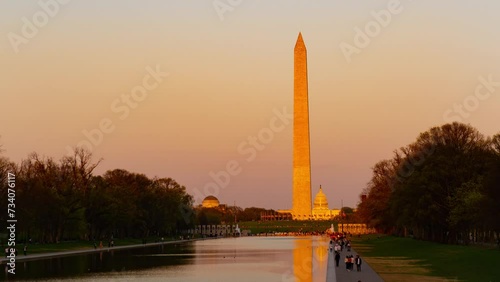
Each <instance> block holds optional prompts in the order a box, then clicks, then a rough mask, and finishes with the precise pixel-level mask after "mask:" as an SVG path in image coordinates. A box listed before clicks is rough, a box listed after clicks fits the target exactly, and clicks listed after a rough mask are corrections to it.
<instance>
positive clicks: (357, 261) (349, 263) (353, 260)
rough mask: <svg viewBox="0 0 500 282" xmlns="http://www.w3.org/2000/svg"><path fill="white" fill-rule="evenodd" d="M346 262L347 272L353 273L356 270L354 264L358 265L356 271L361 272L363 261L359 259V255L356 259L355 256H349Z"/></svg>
mask: <svg viewBox="0 0 500 282" xmlns="http://www.w3.org/2000/svg"><path fill="white" fill-rule="evenodd" d="M344 262H345V269H346V270H347V271H352V270H353V268H354V264H356V271H358V272H359V271H361V263H362V260H361V258H360V257H359V255H356V257H354V256H353V255H347V256H346V257H345V259H344Z"/></svg>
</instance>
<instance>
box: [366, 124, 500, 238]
mask: <svg viewBox="0 0 500 282" xmlns="http://www.w3.org/2000/svg"><path fill="white" fill-rule="evenodd" d="M372 170H373V172H372V177H371V180H370V181H369V183H368V184H367V186H366V188H365V189H364V191H363V192H362V195H361V202H360V203H359V205H358V209H357V213H358V215H359V216H360V218H362V220H363V221H365V222H366V223H368V224H369V225H370V226H372V227H375V228H377V229H378V230H379V231H381V232H385V233H392V234H396V235H406V236H414V237H416V238H420V239H424V240H430V241H435V242H442V243H461V244H468V243H470V242H471V241H475V242H493V241H494V240H495V238H500V237H499V236H500V217H499V215H500V134H496V135H494V136H493V137H485V136H484V135H482V134H481V133H480V132H479V131H478V130H477V129H475V128H474V127H472V126H470V125H466V124H462V123H457V122H454V123H451V124H445V125H442V126H439V127H433V128H431V129H429V130H428V131H426V132H423V133H421V134H420V135H419V136H418V138H417V139H416V140H415V141H414V142H413V143H411V144H409V145H407V146H405V147H402V148H400V149H399V150H395V151H394V155H393V158H392V159H387V160H382V161H379V162H378V163H376V164H375V166H374V167H373V169H372Z"/></svg>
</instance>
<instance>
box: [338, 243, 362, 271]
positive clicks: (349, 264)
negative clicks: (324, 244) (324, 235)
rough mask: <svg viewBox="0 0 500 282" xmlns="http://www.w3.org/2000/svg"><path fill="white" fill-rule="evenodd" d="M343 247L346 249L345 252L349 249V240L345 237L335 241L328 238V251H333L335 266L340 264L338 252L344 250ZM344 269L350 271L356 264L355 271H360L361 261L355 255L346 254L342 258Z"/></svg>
mask: <svg viewBox="0 0 500 282" xmlns="http://www.w3.org/2000/svg"><path fill="white" fill-rule="evenodd" d="M344 247H345V248H346V249H347V252H350V251H351V242H350V241H349V240H347V239H345V238H340V239H338V240H337V241H336V242H334V241H333V240H330V252H332V251H335V266H336V267H339V264H340V253H341V252H342V251H343V250H344ZM344 262H345V269H346V271H352V270H353V269H354V265H356V271H358V272H359V271H361V264H362V263H363V261H362V260H361V258H360V257H359V255H356V257H354V256H353V255H352V254H347V255H346V256H345V258H344Z"/></svg>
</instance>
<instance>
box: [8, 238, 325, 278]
mask: <svg viewBox="0 0 500 282" xmlns="http://www.w3.org/2000/svg"><path fill="white" fill-rule="evenodd" d="M328 242H329V239H328V238H327V237H318V236H314V237H241V238H227V239H216V240H202V241H194V242H186V243H181V244H168V245H167V244H166V245H163V246H151V247H144V248H136V249H127V250H115V251H110V252H107V251H103V252H101V253H92V254H85V255H75V256H67V257H58V258H50V259H44V260H38V261H27V262H18V264H17V269H16V272H17V274H16V275H15V278H16V280H36V281H59V280H64V281H138V280H140V281H183V282H184V281H186V282H191V281H192V282H195V281H196V282H198V281H207V282H208V281H214V282H215V281H236V282H244V281H252V282H254V281H286V282H292V281H293V282H295V281H306V282H308V281H311V282H313V281H314V282H319V281H321V282H324V281H325V279H326V267H327V260H328ZM0 278H2V279H0V280H3V279H5V278H7V277H6V276H3V277H0ZM9 278H10V277H9ZM9 280H10V279H9Z"/></svg>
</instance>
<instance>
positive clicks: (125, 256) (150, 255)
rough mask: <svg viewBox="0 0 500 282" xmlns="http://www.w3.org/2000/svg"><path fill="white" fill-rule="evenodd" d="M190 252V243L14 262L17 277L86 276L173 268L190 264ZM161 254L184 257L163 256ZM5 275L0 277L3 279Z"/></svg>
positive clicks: (192, 250) (191, 248) (192, 251)
mask: <svg viewBox="0 0 500 282" xmlns="http://www.w3.org/2000/svg"><path fill="white" fill-rule="evenodd" d="M192 253H194V249H193V247H192V244H191V243H185V244H166V245H160V246H150V247H141V248H134V249H125V250H111V251H102V252H96V253H91V254H85V255H75V256H65V257H55V258H50V259H44V260H36V261H25V262H23V263H18V264H16V279H29V280H32V279H47V278H63V277H85V276H89V275H93V274H96V273H106V272H116V271H118V272H119V271H131V270H139V269H148V268H155V267H172V266H178V265H185V264H190V263H192V260H190V259H188V258H189V257H190V256H191V254H192ZM162 254H185V255H186V256H182V255H180V256H169V255H165V256H162ZM6 275H7V274H5V276H4V277H2V278H6ZM0 280H3V279H0Z"/></svg>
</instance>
